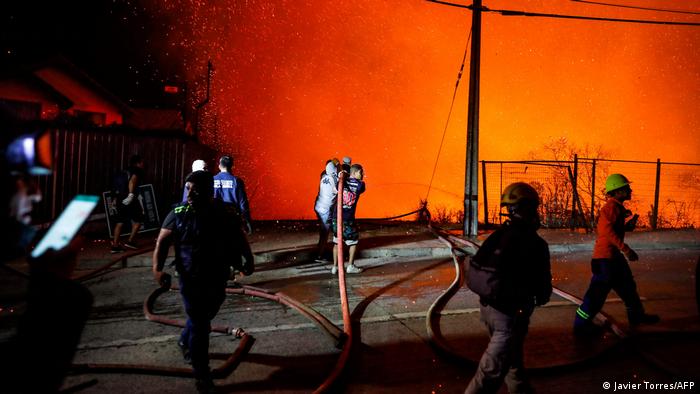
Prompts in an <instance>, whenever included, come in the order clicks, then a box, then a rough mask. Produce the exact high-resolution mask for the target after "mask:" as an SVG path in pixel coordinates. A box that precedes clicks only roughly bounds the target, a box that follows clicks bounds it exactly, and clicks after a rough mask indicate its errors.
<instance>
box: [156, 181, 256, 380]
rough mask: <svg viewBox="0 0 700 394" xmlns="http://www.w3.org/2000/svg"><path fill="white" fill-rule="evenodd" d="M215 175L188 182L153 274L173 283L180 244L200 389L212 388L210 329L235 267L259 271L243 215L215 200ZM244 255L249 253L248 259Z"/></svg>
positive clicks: (187, 336) (188, 342)
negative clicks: (169, 261)
mask: <svg viewBox="0 0 700 394" xmlns="http://www.w3.org/2000/svg"><path fill="white" fill-rule="evenodd" d="M213 185H214V178H213V176H212V174H211V173H209V172H207V171H196V172H193V173H191V174H190V175H189V176H188V177H187V179H186V181H185V187H186V189H187V192H188V193H187V202H185V203H181V204H179V205H178V206H176V207H175V208H174V209H173V210H172V211H170V213H169V214H168V216H167V217H166V218H165V220H164V221H163V225H162V226H161V227H162V228H161V229H160V233H159V234H158V239H157V241H156V248H155V250H154V252H153V275H154V279H155V280H156V282H157V283H159V284H161V285H162V284H163V283H167V281H168V279H167V278H168V276H167V274H164V273H163V265H164V263H165V260H166V257H167V254H168V247H169V245H170V244H171V243H173V244H174V246H175V267H176V269H177V272H178V274H179V281H180V293H181V294H182V300H183V304H184V306H185V312H186V313H187V324H186V326H185V329H184V330H183V331H182V335H181V336H180V341H179V342H178V345H179V346H180V348H181V350H182V352H183V357H184V358H185V361H191V363H192V369H193V370H194V375H195V379H196V387H197V390H198V391H199V392H212V391H213V390H214V385H213V382H212V379H211V372H210V369H209V354H208V352H209V331H210V330H211V320H212V319H213V318H214V317H215V316H216V314H217V313H218V311H219V308H220V307H221V304H222V303H223V301H224V298H225V296H226V282H227V280H228V278H229V275H230V271H229V267H230V266H233V267H235V268H237V269H238V270H240V271H241V273H242V274H245V275H250V274H252V273H253V269H254V266H253V256H252V253H251V251H250V246H249V245H248V242H247V240H246V238H245V236H244V235H243V232H242V230H241V219H240V216H239V215H238V212H237V211H236V208H235V207H234V206H233V205H231V204H225V203H224V202H222V201H220V200H217V199H214V188H213ZM242 257H243V258H245V262H243V260H242Z"/></svg>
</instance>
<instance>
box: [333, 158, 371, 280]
mask: <svg viewBox="0 0 700 394" xmlns="http://www.w3.org/2000/svg"><path fill="white" fill-rule="evenodd" d="M362 178H364V170H363V169H362V166H361V165H359V164H353V165H352V166H351V167H350V177H349V178H348V179H347V180H346V181H345V184H344V185H343V242H344V243H345V245H348V247H349V252H348V266H347V267H346V268H345V272H347V273H348V274H359V273H360V272H362V268H359V267H357V266H356V265H355V264H354V262H355V251H356V250H357V244H358V242H359V240H360V232H359V231H358V228H357V224H355V210H356V209H357V201H358V200H359V199H360V194H362V193H364V191H365V183H364V182H363V181H362ZM332 227H333V244H334V246H333V268H331V272H332V273H333V275H335V274H337V273H338V238H337V234H338V219H337V217H335V215H333V221H332Z"/></svg>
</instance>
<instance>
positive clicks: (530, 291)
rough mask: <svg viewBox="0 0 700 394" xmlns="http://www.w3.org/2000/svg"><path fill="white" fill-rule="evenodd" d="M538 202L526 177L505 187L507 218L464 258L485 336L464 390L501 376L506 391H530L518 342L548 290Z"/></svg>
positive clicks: (491, 385)
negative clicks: (486, 341) (468, 258)
mask: <svg viewBox="0 0 700 394" xmlns="http://www.w3.org/2000/svg"><path fill="white" fill-rule="evenodd" d="M538 206H539V196H538V194H537V191H536V190H535V189H534V188H533V187H532V186H530V185H528V184H527V183H523V182H518V183H513V184H511V185H509V186H508V187H506V188H505V190H504V191H503V194H502V195H501V207H506V208H507V214H506V215H507V216H508V217H509V220H507V221H506V222H505V224H504V225H503V227H501V228H500V229H498V230H496V231H495V232H493V233H492V234H491V235H490V236H489V237H488V238H487V239H486V240H485V241H484V243H483V245H482V246H481V248H479V251H478V252H477V253H476V255H475V256H474V257H473V259H472V261H471V262H470V267H469V272H468V278H467V285H468V286H469V288H470V289H472V291H474V292H475V293H476V294H478V295H479V302H480V303H481V308H480V311H481V320H482V321H483V322H484V323H485V324H486V326H487V328H488V330H489V336H490V341H489V344H488V347H487V348H486V351H485V352H484V354H483V355H482V356H481V360H480V361H479V367H478V369H477V371H476V374H475V375H474V377H473V378H472V380H471V382H470V383H469V386H468V387H467V389H466V391H465V393H496V392H498V390H499V388H500V387H501V385H502V384H503V381H504V380H505V383H506V385H507V386H508V391H509V392H511V393H523V392H532V386H530V383H529V381H528V379H527V376H526V373H525V368H524V365H523V345H524V343H525V336H526V335H527V330H528V326H529V325H530V316H531V315H532V313H533V311H534V309H535V306H540V305H544V304H546V303H547V302H549V298H550V296H551V294H552V274H551V271H550V263H549V246H548V245H547V242H545V241H544V240H543V239H542V238H540V236H539V235H538V234H537V229H538V228H539V225H540V220H539V215H538V213H537V207H538ZM482 268H483V269H482Z"/></svg>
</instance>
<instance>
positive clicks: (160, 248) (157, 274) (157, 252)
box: [153, 228, 173, 286]
mask: <svg viewBox="0 0 700 394" xmlns="http://www.w3.org/2000/svg"><path fill="white" fill-rule="evenodd" d="M172 234H173V231H172V230H168V229H167V228H161V229H160V233H158V239H157V240H156V248H155V249H154V250H153V279H155V281H156V283H158V285H159V286H160V284H161V283H160V282H161V277H162V276H163V267H164V266H165V260H166V259H167V258H168V249H169V248H170V243H171V239H172Z"/></svg>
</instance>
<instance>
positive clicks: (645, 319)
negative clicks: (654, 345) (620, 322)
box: [629, 313, 661, 326]
mask: <svg viewBox="0 0 700 394" xmlns="http://www.w3.org/2000/svg"><path fill="white" fill-rule="evenodd" d="M629 320H630V326H638V325H640V324H656V323H658V322H659V321H661V318H660V317H659V315H649V314H646V313H643V314H641V315H638V316H635V317H630V319H629Z"/></svg>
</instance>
